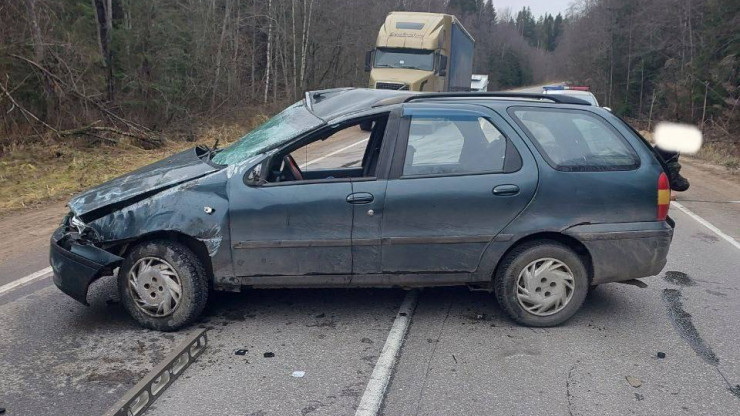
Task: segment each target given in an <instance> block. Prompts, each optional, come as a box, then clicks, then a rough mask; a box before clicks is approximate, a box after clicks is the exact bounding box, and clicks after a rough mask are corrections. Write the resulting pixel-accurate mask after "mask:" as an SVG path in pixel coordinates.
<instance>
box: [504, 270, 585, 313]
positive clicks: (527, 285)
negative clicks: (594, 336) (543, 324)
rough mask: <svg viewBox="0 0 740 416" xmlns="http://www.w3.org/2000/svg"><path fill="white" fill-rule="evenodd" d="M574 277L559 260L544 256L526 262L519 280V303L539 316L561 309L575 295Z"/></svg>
mask: <svg viewBox="0 0 740 416" xmlns="http://www.w3.org/2000/svg"><path fill="white" fill-rule="evenodd" d="M574 292H575V276H573V272H572V271H571V270H570V268H569V267H568V266H567V265H566V264H565V263H563V262H562V261H560V260H557V259H553V258H543V259H538V260H535V261H533V262H531V263H529V264H528V265H527V267H525V268H524V269H522V271H521V272H520V273H519V277H518V278H517V281H516V299H517V302H519V306H521V307H522V308H524V310H526V311H527V312H529V313H531V314H532V315H537V316H548V315H553V314H556V313H558V312H560V311H562V310H563V309H564V308H565V307H566V306H567V305H568V303H570V301H571V299H572V298H573V293H574Z"/></svg>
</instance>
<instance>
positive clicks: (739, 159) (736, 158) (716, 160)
mask: <svg viewBox="0 0 740 416" xmlns="http://www.w3.org/2000/svg"><path fill="white" fill-rule="evenodd" d="M640 134H642V136H643V137H645V138H646V139H648V140H650V142H653V133H652V132H649V131H645V130H641V131H640ZM707 138H709V139H710V140H707ZM711 138H712V136H711V135H705V137H704V139H705V141H704V143H703V144H702V146H701V149H700V150H699V152H698V153H696V154H695V155H691V156H689V157H691V158H694V159H699V160H702V161H704V162H709V163H711V164H714V165H717V166H721V167H724V168H726V169H727V171H728V172H729V173H730V174H732V175H737V174H740V146H738V145H737V144H734V143H732V142H727V141H714V140H711Z"/></svg>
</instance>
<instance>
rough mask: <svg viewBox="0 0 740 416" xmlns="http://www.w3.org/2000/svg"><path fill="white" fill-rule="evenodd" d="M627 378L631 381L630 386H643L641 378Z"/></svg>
mask: <svg viewBox="0 0 740 416" xmlns="http://www.w3.org/2000/svg"><path fill="white" fill-rule="evenodd" d="M625 378H626V379H627V382H628V383H630V386H632V387H634V388H638V387H640V386H642V380H640V379H639V378H637V377H634V376H626V377H625Z"/></svg>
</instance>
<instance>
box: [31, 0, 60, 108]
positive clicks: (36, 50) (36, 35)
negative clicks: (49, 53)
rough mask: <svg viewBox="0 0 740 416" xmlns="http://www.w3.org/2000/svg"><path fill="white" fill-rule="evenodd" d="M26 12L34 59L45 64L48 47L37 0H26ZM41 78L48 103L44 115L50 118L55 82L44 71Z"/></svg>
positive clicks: (53, 102) (40, 63) (42, 64)
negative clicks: (43, 34)
mask: <svg viewBox="0 0 740 416" xmlns="http://www.w3.org/2000/svg"><path fill="white" fill-rule="evenodd" d="M26 13H27V14H28V22H29V24H30V26H31V36H32V37H33V59H34V61H35V62H36V63H37V64H39V65H41V66H45V62H44V60H45V59H46V48H45V46H44V39H43V38H42V36H41V26H40V25H39V18H38V11H37V10H36V0H26ZM40 78H41V85H42V86H43V88H44V101H45V104H46V106H45V108H44V113H43V114H42V117H43V118H45V119H47V120H48V119H50V118H51V117H52V115H53V114H54V113H55V108H54V107H55V105H54V104H55V101H54V97H55V95H56V94H55V93H54V84H53V82H52V81H51V79H49V77H48V76H47V75H46V74H45V73H42V74H41V75H40Z"/></svg>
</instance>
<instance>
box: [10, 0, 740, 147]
mask: <svg viewBox="0 0 740 416" xmlns="http://www.w3.org/2000/svg"><path fill="white" fill-rule="evenodd" d="M738 7H739V3H738V2H737V1H736V0H581V1H578V2H576V3H574V5H573V6H572V7H571V8H570V9H569V10H568V11H567V13H564V14H558V15H556V16H552V15H549V14H548V15H545V16H534V15H533V14H532V12H531V11H530V10H529V9H528V8H526V7H525V8H523V9H521V10H514V11H512V10H506V9H499V8H497V7H496V2H495V0H494V1H493V2H491V1H489V0H375V1H366V0H158V1H154V0H9V1H4V2H2V3H0V74H2V79H0V110H2V111H0V134H1V135H2V137H3V138H4V139H7V138H14V139H19V138H20V139H26V138H32V137H34V136H39V135H42V134H49V132H51V134H55V135H57V136H59V137H65V136H75V135H84V136H87V137H88V138H90V139H93V140H113V141H115V140H117V139H120V138H121V137H135V138H137V140H141V141H142V142H143V143H154V139H153V138H154V137H155V136H156V134H154V133H153V132H158V131H163V130H164V131H166V130H168V129H171V128H173V127H174V126H182V125H192V124H197V123H201V122H204V121H209V120H213V119H218V118H219V117H222V116H224V115H234V114H236V115H237V116H239V115H241V116H243V117H248V116H250V114H251V113H252V112H254V111H267V112H269V111H274V110H275V109H277V108H279V107H281V106H283V105H284V104H286V103H288V102H290V101H294V100H296V99H298V98H299V97H301V96H302V94H303V92H304V91H306V90H311V89H318V88H329V87H340V86H366V85H367V73H365V72H364V55H365V51H367V50H369V49H371V48H372V47H373V43H374V41H375V38H376V35H377V32H378V29H379V27H380V25H381V24H382V23H383V20H384V18H385V16H386V14H387V13H388V12H390V11H393V10H412V11H430V12H446V13H452V14H455V15H457V16H458V17H459V18H460V20H461V21H462V22H463V24H464V25H465V27H466V28H467V29H468V31H470V32H471V34H472V35H473V37H474V38H475V39H476V46H475V59H474V72H476V73H483V74H488V75H489V76H490V80H491V86H490V88H491V89H505V88H510V87H516V86H520V85H528V84H533V83H542V82H546V81H552V80H572V81H574V82H578V83H586V84H589V85H591V87H592V89H593V90H594V92H595V93H596V94H597V96H598V98H599V99H600V101H602V102H603V103H604V105H609V106H611V107H612V108H613V109H614V111H616V112H617V113H619V114H622V115H626V116H631V117H637V118H648V117H652V118H656V117H663V118H670V119H675V120H681V121H688V122H695V123H701V121H702V120H705V121H706V122H708V121H711V122H712V123H714V124H718V125H720V126H721V127H722V128H723V129H725V130H727V131H728V132H732V131H733V129H734V128H735V127H736V125H737V120H738V116H737V110H736V108H735V107H736V104H737V98H738V90H737V88H738V63H737V54H738V36H739V35H738V30H737V28H738V27H740V21H738V19H739V18H738ZM705 102H706V105H705ZM728 134H729V133H728ZM154 144H155V143H154Z"/></svg>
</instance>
